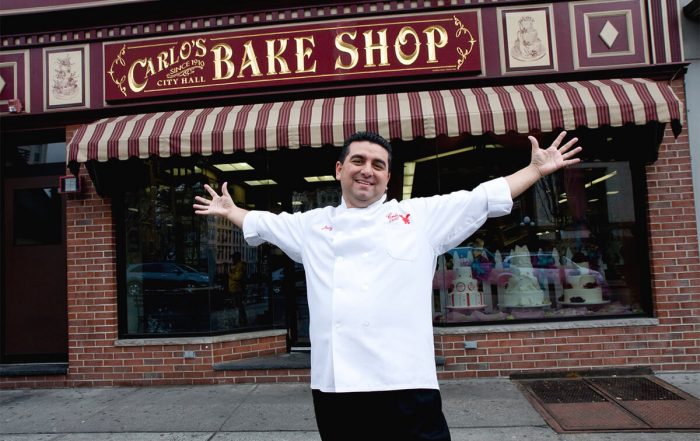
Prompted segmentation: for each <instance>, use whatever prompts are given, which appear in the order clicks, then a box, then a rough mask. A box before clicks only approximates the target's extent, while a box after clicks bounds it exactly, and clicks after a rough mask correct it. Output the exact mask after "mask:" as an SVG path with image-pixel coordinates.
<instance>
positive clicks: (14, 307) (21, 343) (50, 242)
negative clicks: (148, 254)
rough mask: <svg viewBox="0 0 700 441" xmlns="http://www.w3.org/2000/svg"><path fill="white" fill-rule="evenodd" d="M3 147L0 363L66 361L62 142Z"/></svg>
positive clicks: (63, 154) (63, 151)
mask: <svg viewBox="0 0 700 441" xmlns="http://www.w3.org/2000/svg"><path fill="white" fill-rule="evenodd" d="M5 147H8V148H7V149H4V151H3V161H2V162H3V171H4V173H3V174H4V176H3V180H2V183H3V185H2V190H3V193H2V209H3V217H2V241H3V254H2V294H1V295H0V301H1V302H0V305H1V306H2V311H1V312H2V315H1V317H2V326H1V327H0V348H1V352H0V363H46V362H60V361H67V358H68V325H67V321H68V317H67V262H66V228H65V224H66V221H65V198H64V197H63V196H62V195H61V194H60V193H59V192H58V182H59V176H60V175H61V174H63V173H61V172H62V171H63V170H65V168H64V167H65V166H64V165H63V163H62V160H61V162H58V160H57V159H55V158H57V157H59V156H58V154H59V153H58V152H61V154H60V157H61V158H65V143H54V144H36V145H31V146H27V145H24V146H21V147H17V146H16V145H15V146H13V147H10V146H7V145H6V146H5ZM52 158H53V159H52Z"/></svg>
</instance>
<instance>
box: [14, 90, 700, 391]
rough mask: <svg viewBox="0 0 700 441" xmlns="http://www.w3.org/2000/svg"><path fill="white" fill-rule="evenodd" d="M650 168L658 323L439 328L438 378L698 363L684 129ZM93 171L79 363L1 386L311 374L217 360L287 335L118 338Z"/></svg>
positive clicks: (81, 266) (72, 332)
mask: <svg viewBox="0 0 700 441" xmlns="http://www.w3.org/2000/svg"><path fill="white" fill-rule="evenodd" d="M674 90H675V92H676V94H678V96H679V97H681V99H684V97H683V82H682V80H676V81H675V83H674ZM72 129H74V128H72ZM71 136H72V131H71V130H69V133H68V138H70V137H71ZM82 173H83V174H85V171H84V168H83V169H82ZM647 176H648V188H649V193H648V203H649V229H650V249H651V262H652V267H651V273H652V274H651V276H652V283H653V296H654V305H655V316H656V317H657V318H658V321H659V324H658V325H651V326H612V327H603V328H592V327H587V325H586V322H579V324H578V326H579V327H578V328H577V329H552V330H535V331H504V332H491V333H488V334H486V333H484V334H473V333H468V334H467V333H463V334H459V333H455V334H440V335H436V337H435V347H436V354H437V355H441V356H444V357H445V365H444V366H443V367H441V368H440V372H439V373H438V376H439V378H440V379H452V378H460V377H493V376H506V375H509V374H511V373H514V372H523V371H528V370H574V369H589V368H601V367H623V366H640V365H643V366H649V367H651V368H652V369H654V370H657V371H700V257H699V256H698V254H699V253H698V250H699V247H698V242H697V234H696V224H695V209H694V205H693V188H692V182H691V164H690V151H689V145H688V135H687V132H686V131H684V132H683V133H682V134H681V135H680V136H679V137H678V138H677V139H675V138H674V137H673V135H672V133H671V130H670V128H667V129H666V133H665V136H664V139H663V143H662V145H661V146H660V150H659V159H658V161H656V162H655V163H654V164H652V165H650V166H648V167H647ZM84 179H85V180H84V183H85V190H84V192H83V193H82V194H81V195H79V196H71V197H69V199H68V202H67V229H68V230H67V237H68V244H67V248H68V256H67V259H68V326H69V372H68V374H67V375H64V376H51V377H19V378H0V387H3V388H11V387H72V386H118V385H155V384H158V385H161V384H215V383H242V382H277V381H309V372H308V370H306V369H302V370H274V371H272V370H268V371H214V370H213V369H212V364H213V363H220V362H224V361H231V360H235V359H240V358H249V357H257V356H261V355H269V354H276V353H282V352H284V351H285V338H284V336H276V337H263V338H251V339H249V340H244V341H228V342H214V343H207V344H196V345H192V344H189V345H188V344H163V345H158V344H155V345H154V344H147V345H142V346H119V345H116V344H115V340H117V304H116V262H115V259H116V256H115V232H114V223H113V220H112V216H111V207H110V203H111V202H110V200H109V199H103V198H101V197H99V196H98V195H97V194H96V192H95V189H94V187H93V186H92V183H91V182H90V180H89V177H87V176H85V175H84ZM465 341H475V342H477V346H478V348H477V349H464V342H465ZM183 351H194V352H195V353H196V357H195V358H194V359H185V358H183V357H182V352H183Z"/></svg>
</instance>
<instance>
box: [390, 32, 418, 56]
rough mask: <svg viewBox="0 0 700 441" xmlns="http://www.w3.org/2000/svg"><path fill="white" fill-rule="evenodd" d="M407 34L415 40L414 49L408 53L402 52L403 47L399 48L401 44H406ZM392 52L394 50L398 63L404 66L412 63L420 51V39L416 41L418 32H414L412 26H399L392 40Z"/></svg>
mask: <svg viewBox="0 0 700 441" xmlns="http://www.w3.org/2000/svg"><path fill="white" fill-rule="evenodd" d="M407 35H410V36H412V37H413V40H414V41H415V42H416V49H415V50H414V51H413V52H412V53H410V54H406V53H404V51H403V49H401V46H405V45H406V44H408V39H407V38H406V36H407ZM394 52H396V58H398V60H399V63H401V64H403V65H405V66H408V65H410V64H413V62H415V61H416V59H417V58H418V53H419V52H420V41H418V33H416V31H415V30H414V29H413V28H412V27H410V26H404V27H402V28H401V30H400V31H399V35H397V36H396V41H395V42H394Z"/></svg>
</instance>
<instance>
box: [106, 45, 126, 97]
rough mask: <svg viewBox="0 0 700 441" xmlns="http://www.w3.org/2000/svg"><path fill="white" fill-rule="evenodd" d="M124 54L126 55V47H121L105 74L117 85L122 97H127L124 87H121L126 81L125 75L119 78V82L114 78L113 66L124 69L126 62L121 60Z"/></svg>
mask: <svg viewBox="0 0 700 441" xmlns="http://www.w3.org/2000/svg"><path fill="white" fill-rule="evenodd" d="M124 54H126V45H123V46H122V48H121V50H120V51H119V53H118V54H117V57H116V58H115V59H114V60H113V61H112V64H111V65H110V66H109V70H108V71H107V73H108V74H109V76H110V77H111V78H112V81H113V82H114V84H116V85H117V87H118V88H119V91H121V93H123V94H124V96H127V95H126V87H124V85H123V84H124V81H126V75H123V76H122V77H121V78H119V80H117V79H116V78H114V65H115V64H119V65H121V66H124V67H126V61H124V58H122V57H123V56H124Z"/></svg>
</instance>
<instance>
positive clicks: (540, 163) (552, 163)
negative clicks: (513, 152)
mask: <svg viewBox="0 0 700 441" xmlns="http://www.w3.org/2000/svg"><path fill="white" fill-rule="evenodd" d="M565 136H566V132H565V131H563V132H561V133H560V134H559V136H557V138H556V139H555V140H554V142H552V145H550V146H549V148H546V149H541V148H540V145H539V143H538V142H537V139H535V138H534V137H533V136H528V139H529V140H530V144H532V156H531V159H530V164H531V165H533V166H535V168H536V169H537V171H538V172H539V173H540V176H547V175H548V174H551V173H554V172H555V171H557V170H559V169H560V168H563V167H567V166H569V165H572V164H576V163H578V162H580V161H581V160H580V159H579V158H574V156H576V154H577V153H578V152H580V151H581V147H576V148H574V149H572V148H571V147H573V146H574V145H575V144H576V143H577V142H578V138H571V140H570V141H569V142H567V143H566V144H564V145H562V146H561V147H559V144H561V142H562V140H563V139H564V137H565Z"/></svg>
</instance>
